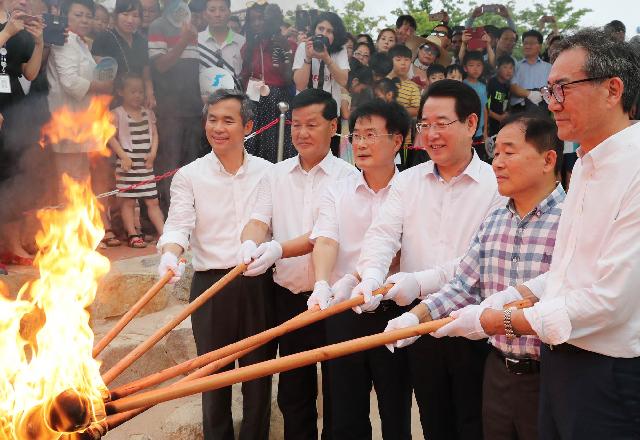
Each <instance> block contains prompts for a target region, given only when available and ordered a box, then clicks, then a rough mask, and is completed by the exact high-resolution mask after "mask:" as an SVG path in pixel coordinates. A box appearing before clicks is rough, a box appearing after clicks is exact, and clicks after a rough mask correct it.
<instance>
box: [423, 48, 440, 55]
mask: <svg viewBox="0 0 640 440" xmlns="http://www.w3.org/2000/svg"><path fill="white" fill-rule="evenodd" d="M420 50H423V51H425V52H427V53H432V54H434V55H438V54H439V53H438V50H437V49H436V48H434V47H431V46H422V47H421V48H420Z"/></svg>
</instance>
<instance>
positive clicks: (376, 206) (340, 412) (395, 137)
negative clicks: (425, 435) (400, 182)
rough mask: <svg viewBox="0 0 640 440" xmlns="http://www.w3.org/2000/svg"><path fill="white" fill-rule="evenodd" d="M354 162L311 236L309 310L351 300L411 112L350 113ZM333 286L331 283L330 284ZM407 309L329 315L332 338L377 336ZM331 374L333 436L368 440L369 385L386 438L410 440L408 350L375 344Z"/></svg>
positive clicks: (373, 104) (380, 108) (367, 108)
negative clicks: (365, 241) (369, 232)
mask: <svg viewBox="0 0 640 440" xmlns="http://www.w3.org/2000/svg"><path fill="white" fill-rule="evenodd" d="M349 128H350V131H351V133H352V135H351V142H352V144H353V155H354V159H355V164H356V166H357V167H358V168H360V169H361V170H362V173H360V174H356V175H352V176H349V177H346V178H345V179H342V180H341V181H340V182H338V184H336V185H332V186H331V187H330V188H328V190H327V191H326V192H325V194H324V197H323V199H322V201H321V203H320V212H319V215H318V220H317V221H316V223H315V225H314V228H313V232H312V233H311V240H314V241H315V246H314V249H313V266H314V269H315V274H316V283H315V287H314V290H313V294H312V295H311V297H310V298H309V302H308V304H309V307H313V306H315V305H319V306H320V308H321V309H324V308H326V307H327V306H328V305H329V304H330V303H331V304H336V303H339V302H342V301H344V300H346V299H348V298H349V297H350V295H351V290H352V289H353V287H355V285H356V284H358V280H357V279H356V277H355V276H354V275H353V274H354V273H355V271H356V263H357V262H358V257H359V255H360V248H361V246H362V241H363V238H364V235H365V233H366V231H367V228H368V227H369V225H370V224H371V222H372V221H373V219H374V218H375V216H376V214H377V213H378V212H379V210H380V209H381V205H382V203H384V201H385V199H386V197H387V196H388V194H389V190H390V189H391V188H392V187H393V185H394V184H395V181H396V178H397V177H398V175H399V173H398V171H397V169H396V166H395V163H394V157H395V155H396V153H397V152H398V150H399V149H400V148H401V147H402V144H403V142H404V138H405V137H406V135H407V133H408V132H409V115H408V114H407V111H406V110H405V108H404V107H402V106H401V105H400V104H398V103H396V102H391V103H386V102H384V101H382V100H374V101H370V102H368V103H365V104H363V105H361V106H358V107H357V108H356V110H354V112H353V113H352V114H351V118H350V120H349ZM330 285H333V287H330ZM402 312H403V308H401V307H399V306H397V305H396V304H395V303H393V302H392V301H386V302H385V303H383V305H382V306H380V307H378V308H377V309H376V310H375V311H374V312H372V313H364V314H362V315H356V314H354V313H341V314H338V315H335V316H332V317H331V318H328V319H327V320H326V327H327V343H337V342H342V341H347V340H350V339H354V338H358V337H362V336H367V335H370V334H373V333H379V332H381V331H382V330H384V327H385V325H386V320H387V319H389V318H391V317H396V316H399V315H400V314H401V313H402ZM328 366H329V376H330V377H331V381H330V388H331V402H332V404H331V411H332V412H331V417H332V427H333V430H332V438H333V439H335V440H337V439H351V438H359V439H360V438H371V422H370V419H369V407H370V402H369V400H370V396H371V387H372V386H373V387H374V388H375V390H376V394H377V398H378V410H379V413H380V419H381V422H382V437H383V438H385V439H391V438H394V439H410V438H411V384H410V382H409V377H408V375H406V374H393V373H391V374H390V372H402V371H407V368H408V365H407V357H406V353H404V352H401V353H396V354H392V353H390V352H389V351H388V350H386V349H385V348H384V347H378V348H373V349H371V350H367V351H364V352H360V353H355V354H352V355H349V356H345V357H342V358H339V359H334V360H331V361H329V362H328Z"/></svg>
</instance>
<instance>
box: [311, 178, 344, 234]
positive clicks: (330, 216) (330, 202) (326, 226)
mask: <svg viewBox="0 0 640 440" xmlns="http://www.w3.org/2000/svg"><path fill="white" fill-rule="evenodd" d="M318 237H326V238H330V239H332V240H334V241H337V242H339V241H340V228H339V226H338V213H337V210H336V199H335V195H334V194H333V191H332V190H331V189H329V190H327V191H325V192H324V194H323V196H322V200H321V201H320V209H319V212H318V219H317V220H316V223H315V225H314V226H313V230H312V231H311V235H310V236H309V240H311V241H312V242H314V241H315V240H316V238H318Z"/></svg>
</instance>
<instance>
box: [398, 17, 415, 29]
mask: <svg viewBox="0 0 640 440" xmlns="http://www.w3.org/2000/svg"><path fill="white" fill-rule="evenodd" d="M405 23H408V24H409V26H411V27H412V28H413V29H414V30H415V29H418V23H416V19H415V18H413V16H411V15H401V16H399V17H398V19H397V20H396V29H400V28H401V27H402V25H403V24H405Z"/></svg>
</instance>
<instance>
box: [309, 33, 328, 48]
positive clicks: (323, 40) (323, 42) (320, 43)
mask: <svg viewBox="0 0 640 440" xmlns="http://www.w3.org/2000/svg"><path fill="white" fill-rule="evenodd" d="M328 47H329V39H328V38H327V37H325V36H324V35H322V34H318V35H316V36H314V37H313V50H315V51H316V52H324V50H325V49H326V48H328Z"/></svg>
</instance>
